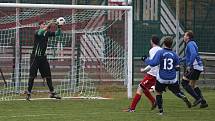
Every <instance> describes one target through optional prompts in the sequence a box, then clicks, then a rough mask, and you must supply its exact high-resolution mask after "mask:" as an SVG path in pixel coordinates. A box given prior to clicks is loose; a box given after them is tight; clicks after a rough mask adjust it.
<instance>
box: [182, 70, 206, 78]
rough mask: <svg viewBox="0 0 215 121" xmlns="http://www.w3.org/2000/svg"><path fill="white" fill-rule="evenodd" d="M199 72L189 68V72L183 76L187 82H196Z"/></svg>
mask: <svg viewBox="0 0 215 121" xmlns="http://www.w3.org/2000/svg"><path fill="white" fill-rule="evenodd" d="M201 72H202V71H199V70H196V69H193V68H191V69H190V71H186V72H185V73H184V76H185V77H186V78H187V79H189V80H198V79H199V76H200V73H201Z"/></svg>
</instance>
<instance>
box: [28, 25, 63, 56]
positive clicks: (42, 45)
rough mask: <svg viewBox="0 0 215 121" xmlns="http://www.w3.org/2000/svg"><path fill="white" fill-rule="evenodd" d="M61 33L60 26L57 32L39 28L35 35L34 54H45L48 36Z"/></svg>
mask: <svg viewBox="0 0 215 121" xmlns="http://www.w3.org/2000/svg"><path fill="white" fill-rule="evenodd" d="M60 35H61V29H60V28H58V29H57V31H55V32H51V31H45V30H44V29H39V30H38V31H36V33H35V35H34V45H33V51H32V55H35V56H44V55H45V52H46V49H47V44H48V38H49V37H54V36H60Z"/></svg>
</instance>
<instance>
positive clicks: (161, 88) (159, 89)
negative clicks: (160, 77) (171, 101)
mask: <svg viewBox="0 0 215 121" xmlns="http://www.w3.org/2000/svg"><path fill="white" fill-rule="evenodd" d="M166 87H168V89H169V90H170V91H171V92H173V93H179V92H180V85H179V83H178V82H176V83H174V84H163V83H160V82H159V81H157V82H156V85H155V90H156V91H157V92H160V93H162V92H163V91H166Z"/></svg>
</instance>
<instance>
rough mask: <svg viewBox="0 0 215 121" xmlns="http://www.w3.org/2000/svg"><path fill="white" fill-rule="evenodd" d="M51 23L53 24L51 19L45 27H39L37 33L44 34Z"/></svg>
mask: <svg viewBox="0 0 215 121" xmlns="http://www.w3.org/2000/svg"><path fill="white" fill-rule="evenodd" d="M52 24H54V23H53V21H50V22H49V23H48V25H47V26H46V27H44V28H42V29H39V30H38V31H37V34H38V35H39V36H45V34H47V31H48V30H49V29H50V27H51V26H52Z"/></svg>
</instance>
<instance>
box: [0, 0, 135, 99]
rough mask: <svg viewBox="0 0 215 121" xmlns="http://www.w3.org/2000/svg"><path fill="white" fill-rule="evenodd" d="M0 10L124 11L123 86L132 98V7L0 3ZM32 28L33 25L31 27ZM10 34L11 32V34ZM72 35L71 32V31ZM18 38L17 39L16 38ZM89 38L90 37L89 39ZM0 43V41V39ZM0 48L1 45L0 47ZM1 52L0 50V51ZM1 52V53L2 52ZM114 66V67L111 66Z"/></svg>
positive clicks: (18, 63) (17, 61) (17, 53)
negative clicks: (124, 78) (124, 77)
mask: <svg viewBox="0 0 215 121" xmlns="http://www.w3.org/2000/svg"><path fill="white" fill-rule="evenodd" d="M0 8H17V9H18V8H41V9H43V8H44V9H89V10H107V11H108V10H124V11H126V13H125V14H126V18H125V23H126V24H125V25H124V29H125V35H124V36H125V37H124V38H125V39H126V40H125V43H124V46H125V48H126V51H127V52H125V54H126V55H125V57H126V61H125V62H126V64H125V67H124V69H125V73H127V74H126V75H127V77H126V80H124V82H125V83H124V84H125V85H127V97H128V98H132V79H133V77H132V73H133V70H132V68H133V67H132V65H133V64H132V45H133V40H132V32H133V30H132V28H133V20H132V18H133V17H132V6H102V5H100V6H99V5H58V4H23V3H0ZM16 19H17V20H16V29H19V28H20V26H19V23H18V22H19V20H18V19H19V16H17V18H16ZM31 26H34V25H31ZM11 33H12V32H11ZM71 33H72V31H71ZM15 35H16V42H15V43H16V45H17V46H16V47H15V48H16V52H15V53H16V54H15V55H16V57H15V58H16V59H15V70H16V72H15V77H16V78H15V80H16V82H19V78H18V76H19V71H18V70H19V66H20V59H19V55H20V53H19V52H20V51H19V46H18V45H19V39H17V36H20V35H19V34H15ZM18 38H19V37H18ZM89 38H90V37H89ZM0 41H1V39H0ZM0 46H1V45H0ZM58 46H59V47H61V46H62V45H60V44H59V45H58ZM0 50H1V49H0ZM2 52H3V51H2ZM113 66H114V65H113Z"/></svg>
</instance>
